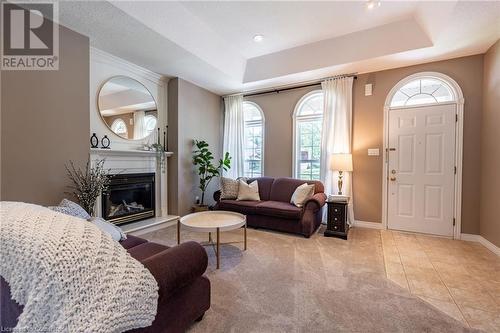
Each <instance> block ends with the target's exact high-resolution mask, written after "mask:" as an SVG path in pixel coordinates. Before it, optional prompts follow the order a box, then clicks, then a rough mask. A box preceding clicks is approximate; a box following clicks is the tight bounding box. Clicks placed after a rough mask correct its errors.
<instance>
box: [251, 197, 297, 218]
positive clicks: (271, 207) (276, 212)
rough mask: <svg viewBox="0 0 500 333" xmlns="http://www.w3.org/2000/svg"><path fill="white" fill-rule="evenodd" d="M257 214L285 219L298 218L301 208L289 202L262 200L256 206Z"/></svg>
mask: <svg viewBox="0 0 500 333" xmlns="http://www.w3.org/2000/svg"><path fill="white" fill-rule="evenodd" d="M256 213H257V214H258V215H266V216H274V217H281V218H285V219H300V216H301V213H302V209H300V208H298V207H296V206H294V205H292V204H291V203H289V202H281V201H264V202H260V203H259V204H258V205H257V206H256Z"/></svg>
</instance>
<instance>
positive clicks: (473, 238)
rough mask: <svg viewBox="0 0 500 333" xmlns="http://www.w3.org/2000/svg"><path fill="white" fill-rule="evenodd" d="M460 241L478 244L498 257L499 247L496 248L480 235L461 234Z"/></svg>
mask: <svg viewBox="0 0 500 333" xmlns="http://www.w3.org/2000/svg"><path fill="white" fill-rule="evenodd" d="M460 239H461V240H464V241H469V242H478V243H481V244H482V245H484V246H485V247H486V248H487V249H488V250H490V251H491V252H493V253H495V254H496V255H497V256H500V247H498V246H496V245H495V244H493V243H492V242H490V241H489V240H487V239H486V238H484V237H483V236H481V235H473V234H461V235H460Z"/></svg>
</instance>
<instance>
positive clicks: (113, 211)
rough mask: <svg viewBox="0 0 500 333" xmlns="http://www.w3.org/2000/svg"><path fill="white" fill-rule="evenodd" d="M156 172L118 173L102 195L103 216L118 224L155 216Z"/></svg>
mask: <svg viewBox="0 0 500 333" xmlns="http://www.w3.org/2000/svg"><path fill="white" fill-rule="evenodd" d="M155 192H156V191H155V174H154V173H133V174H116V175H113V176H112V178H111V183H110V185H109V188H108V190H107V191H106V192H105V193H103V195H102V196H101V207H102V217H103V218H104V219H105V220H107V221H109V222H111V223H114V224H116V225H120V224H125V223H129V222H134V221H140V220H144V219H148V218H151V217H154V216H155V215H156V211H155V201H156V200H155Z"/></svg>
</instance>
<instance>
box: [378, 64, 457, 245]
mask: <svg viewBox="0 0 500 333" xmlns="http://www.w3.org/2000/svg"><path fill="white" fill-rule="evenodd" d="M419 78H434V79H438V80H441V81H444V82H446V83H447V84H448V85H449V86H450V88H451V89H452V92H453V95H454V101H452V102H446V103H442V104H455V105H456V110H457V122H456V123H455V126H456V127H455V166H456V168H457V172H456V174H455V195H454V198H455V199H454V206H453V207H454V212H453V216H454V218H455V226H454V228H453V238H454V239H460V235H461V222H462V158H463V129H464V103H465V100H464V96H463V93H462V89H461V88H460V86H459V85H458V83H457V82H456V81H455V80H453V79H452V78H451V77H449V76H448V75H445V74H442V73H438V72H420V73H415V74H413V75H410V76H407V77H405V78H404V79H402V80H401V81H399V82H398V83H397V84H396V85H395V86H394V87H393V88H392V89H391V91H390V92H389V94H388V95H387V97H386V99H385V104H384V155H383V171H382V172H383V173H382V226H383V228H384V229H387V225H388V213H387V205H388V197H387V195H388V181H387V180H388V176H389V174H388V172H389V170H388V162H389V159H388V157H389V154H388V149H389V146H388V144H389V111H390V109H391V107H390V104H391V100H392V97H393V96H394V94H395V93H396V92H397V91H398V90H399V89H400V88H401V87H403V86H404V85H405V84H407V83H409V82H410V81H413V80H416V79H419ZM436 104H441V103H436ZM436 104H430V105H436ZM422 106H425V105H415V106H408V107H406V108H411V107H422ZM397 108H398V109H402V108H405V107H397Z"/></svg>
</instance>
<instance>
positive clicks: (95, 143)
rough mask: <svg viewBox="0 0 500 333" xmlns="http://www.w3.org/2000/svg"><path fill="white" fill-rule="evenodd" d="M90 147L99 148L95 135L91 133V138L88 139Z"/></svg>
mask: <svg viewBox="0 0 500 333" xmlns="http://www.w3.org/2000/svg"><path fill="white" fill-rule="evenodd" d="M90 147H91V148H99V138H98V137H97V135H96V134H95V133H92V136H91V137H90Z"/></svg>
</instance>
